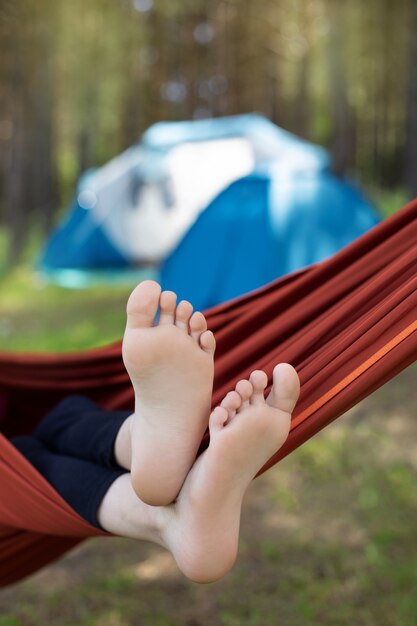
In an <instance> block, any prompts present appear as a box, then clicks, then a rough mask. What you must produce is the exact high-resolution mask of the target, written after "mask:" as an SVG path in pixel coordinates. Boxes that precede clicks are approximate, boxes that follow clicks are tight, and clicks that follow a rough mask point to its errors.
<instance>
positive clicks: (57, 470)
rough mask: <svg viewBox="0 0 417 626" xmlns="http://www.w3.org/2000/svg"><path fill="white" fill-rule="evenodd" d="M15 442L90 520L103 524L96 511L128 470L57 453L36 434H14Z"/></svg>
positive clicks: (73, 506) (63, 494)
mask: <svg viewBox="0 0 417 626" xmlns="http://www.w3.org/2000/svg"><path fill="white" fill-rule="evenodd" d="M11 442H12V444H13V445H14V446H15V447H16V448H17V449H18V450H19V451H20V452H21V454H22V455H23V456H25V457H26V458H27V459H28V461H29V462H30V463H31V464H32V465H33V466H34V467H35V468H36V469H37V470H38V472H39V473H40V474H42V476H44V478H46V480H47V481H48V482H49V483H50V484H51V485H52V487H54V489H55V490H56V491H57V492H58V493H59V494H60V495H61V496H62V498H63V499H64V500H65V501H66V502H68V504H69V505H70V506H71V507H72V508H73V509H74V511H76V512H77V513H78V514H79V515H80V516H81V517H83V518H84V519H85V520H86V521H87V522H89V523H90V524H92V525H93V526H95V527H96V528H100V529H101V530H103V529H102V527H101V526H100V524H99V522H98V519H97V511H98V508H99V506H100V504H101V501H102V499H103V498H104V495H105V494H106V492H107V490H108V489H109V487H110V485H111V484H112V483H113V482H114V481H115V480H116V478H118V477H119V476H121V475H122V474H125V473H126V470H123V469H121V468H118V469H116V468H112V469H110V468H107V467H103V466H101V465H97V464H96V463H92V462H91V461H86V460H85V459H77V458H75V457H72V456H65V455H63V454H56V453H55V452H52V451H51V450H49V449H48V448H47V447H46V446H45V445H43V444H42V442H40V441H39V440H38V439H36V438H35V437H14V438H12V439H11Z"/></svg>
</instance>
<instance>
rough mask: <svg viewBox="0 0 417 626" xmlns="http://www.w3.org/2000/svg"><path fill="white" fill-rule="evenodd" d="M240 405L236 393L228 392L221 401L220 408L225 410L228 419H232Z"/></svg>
mask: <svg viewBox="0 0 417 626" xmlns="http://www.w3.org/2000/svg"><path fill="white" fill-rule="evenodd" d="M241 404H242V398H241V397H240V394H238V392H237V391H229V393H228V394H226V396H225V397H224V399H223V400H222V402H221V404H220V406H222V407H223V408H225V409H226V411H227V412H228V414H229V418H230V419H231V418H232V417H234V415H235V413H236V411H237V410H238V409H239V408H240V405H241Z"/></svg>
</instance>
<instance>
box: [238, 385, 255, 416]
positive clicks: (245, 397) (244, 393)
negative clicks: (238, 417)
mask: <svg viewBox="0 0 417 626" xmlns="http://www.w3.org/2000/svg"><path fill="white" fill-rule="evenodd" d="M236 391H237V393H238V394H239V395H240V397H241V399H242V404H241V406H240V409H244V408H246V407H248V406H249V398H250V397H251V395H252V394H253V387H252V384H251V383H250V382H249V381H248V380H239V382H238V383H237V385H236ZM240 409H239V410H240Z"/></svg>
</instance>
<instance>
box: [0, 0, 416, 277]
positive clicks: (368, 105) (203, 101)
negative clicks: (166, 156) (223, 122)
mask: <svg viewBox="0 0 417 626" xmlns="http://www.w3.org/2000/svg"><path fill="white" fill-rule="evenodd" d="M416 31H417V7H416V3H415V2H413V0H398V1H397V2H395V3H393V2H390V0H368V2H366V3H363V2H360V0H350V1H349V2H348V1H347V0H346V1H345V0H341V1H338V2H336V1H335V0H257V1H256V2H255V1H250V0H213V1H211V2H203V1H201V0H189V1H187V0H90V1H89V2H88V3H86V2H83V1H82V0H74V1H72V2H64V1H61V0H58V1H56V0H54V1H53V0H51V1H48V0H42V1H39V0H10V1H9V0H2V2H1V6H0V45H1V55H0V220H1V225H2V228H3V229H5V231H6V232H7V240H6V243H5V244H4V245H2V254H3V262H4V263H7V264H8V265H10V264H14V263H15V262H17V261H18V260H19V259H20V258H21V254H22V250H23V249H24V246H25V244H26V242H27V237H28V234H29V233H30V232H31V231H32V228H35V229H36V230H37V231H38V233H39V237H40V236H42V235H44V234H46V233H47V232H48V231H49V229H50V228H51V225H52V223H53V222H54V219H55V218H56V214H57V213H58V212H59V210H60V208H62V207H63V206H65V205H66V203H67V202H68V201H69V199H70V197H71V195H72V193H73V191H74V185H75V182H76V180H77V178H78V177H79V175H80V174H81V173H82V172H84V171H85V170H86V169H87V168H89V167H91V166H97V165H100V164H102V163H105V162H106V161H108V160H109V159H110V158H111V157H113V156H115V155H116V154H118V153H119V152H121V151H122V150H124V149H125V148H127V147H128V146H130V145H132V144H133V143H134V142H135V141H136V140H137V139H138V138H139V136H140V135H141V133H142V132H143V131H144V130H145V129H146V128H148V126H150V125H151V124H153V123H154V122H156V121H160V120H184V119H196V118H204V117H210V116H223V115H230V114H237V113H246V112H249V111H257V112H259V113H263V114H264V115H266V116H267V117H268V118H269V119H271V120H272V121H273V122H275V123H277V124H278V125H279V126H281V127H283V128H285V129H287V130H289V131H291V132H293V133H295V134H297V135H299V136H301V137H304V138H306V139H309V140H311V141H313V142H316V143H319V144H321V145H323V146H325V147H327V148H329V149H330V151H331V154H332V157H333V167H334V169H335V171H337V172H341V173H347V172H348V173H350V174H351V175H353V176H354V177H355V178H357V179H358V180H360V181H361V182H362V183H363V184H364V185H365V186H366V188H367V189H368V190H369V192H370V193H371V194H372V196H373V197H374V198H375V199H376V200H377V201H380V200H381V195H382V194H383V192H387V191H388V192H390V193H392V192H393V191H395V192H398V191H400V192H402V194H403V196H404V197H410V196H413V197H414V196H416V195H417V175H416V172H417V130H416V129H417V73H416V71H415V70H416V65H417V44H416V37H415V34H416ZM388 197H389V199H390V200H391V196H388ZM395 197H396V196H394V203H393V204H394V205H395ZM382 202H383V201H382ZM397 204H398V201H397Z"/></svg>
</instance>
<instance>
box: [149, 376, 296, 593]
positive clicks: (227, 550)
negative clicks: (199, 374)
mask: <svg viewBox="0 0 417 626" xmlns="http://www.w3.org/2000/svg"><path fill="white" fill-rule="evenodd" d="M266 385H267V376H266V374H265V373H264V372H262V371H259V370H258V371H255V372H253V373H252V374H251V376H250V378H249V380H242V381H240V382H239V383H238V384H237V385H236V388H235V389H234V390H233V391H231V392H230V393H228V394H227V395H226V397H225V398H224V400H223V402H222V403H221V405H220V406H218V407H216V408H215V409H214V411H213V412H212V413H211V415H210V420H209V429H210V444H209V447H208V448H207V450H205V451H204V452H203V453H202V454H201V455H200V456H199V458H198V459H197V460H196V462H195V464H194V465H193V467H192V468H191V470H190V472H189V474H188V476H187V479H186V481H185V483H184V485H183V488H182V490H181V492H180V494H179V497H178V500H177V502H176V503H174V504H173V505H172V506H171V507H168V508H167V509H166V510H164V511H161V513H163V515H162V518H163V519H164V522H163V528H164V530H163V531H162V533H161V535H162V537H163V541H164V544H165V545H166V546H167V547H168V549H169V550H170V551H171V552H172V553H173V555H174V558H175V559H176V561H177V563H178V566H179V568H180V569H181V571H182V572H183V573H184V574H185V575H186V576H187V577H188V578H190V579H191V580H193V581H195V582H199V583H207V582H213V581H215V580H218V579H219V578H221V577H223V576H224V575H225V574H226V573H227V572H228V571H229V570H230V569H231V568H232V566H233V564H234V562H235V559H236V555H237V548H238V538H239V525H240V513H241V506H242V500H243V497H244V494H245V492H246V490H247V488H248V486H249V484H250V483H251V481H252V479H253V478H254V477H255V475H256V474H257V472H258V471H259V470H260V469H261V467H262V466H263V465H264V464H265V463H266V461H267V460H268V459H269V458H270V457H271V456H272V455H273V454H274V453H275V452H276V451H277V450H278V449H279V448H280V447H281V446H282V444H283V443H284V442H285V440H286V439H287V436H288V432H289V427H290V421H291V412H292V411H293V409H294V406H295V404H296V402H297V399H298V396H299V390H300V386H299V379H298V376H297V373H296V372H295V370H294V369H293V368H292V367H291V366H290V365H288V364H280V365H279V366H277V367H276V368H275V371H274V385H273V388H272V391H271V394H270V395H269V397H268V401H265V398H264V390H265V387H266ZM164 516H165V517H164Z"/></svg>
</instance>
